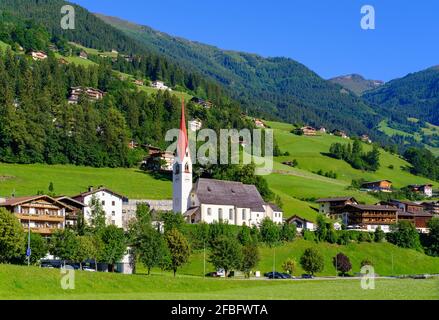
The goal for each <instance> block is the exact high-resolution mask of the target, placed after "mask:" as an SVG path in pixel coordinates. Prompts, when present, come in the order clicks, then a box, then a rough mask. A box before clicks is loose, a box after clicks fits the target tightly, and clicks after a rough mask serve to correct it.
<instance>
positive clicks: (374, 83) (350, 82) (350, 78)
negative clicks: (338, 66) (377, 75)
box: [329, 73, 384, 96]
mask: <svg viewBox="0 0 439 320" xmlns="http://www.w3.org/2000/svg"><path fill="white" fill-rule="evenodd" d="M329 81H331V82H332V83H337V84H339V85H341V86H342V87H344V88H345V89H348V90H350V91H352V92H353V93H355V94H356V95H357V96H361V95H362V94H363V93H364V92H366V91H369V90H373V89H376V88H378V87H380V86H382V85H383V84H384V81H382V80H368V79H366V78H364V77H363V76H362V75H360V74H356V73H351V74H347V75H342V76H337V77H334V78H331V79H329Z"/></svg>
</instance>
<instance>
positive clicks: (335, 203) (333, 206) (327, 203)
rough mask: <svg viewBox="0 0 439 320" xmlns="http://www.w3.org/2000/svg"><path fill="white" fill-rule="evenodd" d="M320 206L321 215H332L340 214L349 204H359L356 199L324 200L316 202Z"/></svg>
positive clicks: (338, 198)
mask: <svg viewBox="0 0 439 320" xmlns="http://www.w3.org/2000/svg"><path fill="white" fill-rule="evenodd" d="M316 202H317V203H318V204H319V205H320V206H319V213H321V214H324V215H332V214H336V213H338V212H339V210H340V209H343V208H344V207H345V206H346V205H348V204H358V202H357V200H355V198H354V197H337V198H322V199H318V200H317V201H316Z"/></svg>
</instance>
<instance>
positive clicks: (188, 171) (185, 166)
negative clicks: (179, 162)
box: [184, 163, 190, 173]
mask: <svg viewBox="0 0 439 320" xmlns="http://www.w3.org/2000/svg"><path fill="white" fill-rule="evenodd" d="M184 172H186V173H190V170H189V164H188V163H186V164H185V165H184Z"/></svg>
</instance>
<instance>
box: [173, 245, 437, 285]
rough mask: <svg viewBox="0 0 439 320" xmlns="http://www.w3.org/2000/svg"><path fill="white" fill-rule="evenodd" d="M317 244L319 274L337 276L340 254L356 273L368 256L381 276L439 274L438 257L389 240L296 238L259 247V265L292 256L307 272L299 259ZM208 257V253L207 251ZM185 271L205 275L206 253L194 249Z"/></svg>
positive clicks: (263, 268) (298, 272)
mask: <svg viewBox="0 0 439 320" xmlns="http://www.w3.org/2000/svg"><path fill="white" fill-rule="evenodd" d="M309 247H314V248H316V249H318V250H319V251H320V253H321V254H322V255H323V257H324V261H325V267H324V269H323V271H322V272H321V273H319V274H318V276H335V275H336V272H335V268H334V266H333V264H332V258H333V257H335V256H336V255H337V253H340V252H342V253H344V254H345V255H347V256H348V257H349V259H350V261H351V263H352V271H351V275H352V274H353V273H357V272H360V268H361V266H360V265H361V261H363V260H364V259H369V260H371V261H372V262H373V264H374V267H375V272H376V273H377V274H379V275H380V276H392V275H411V274H439V258H433V257H430V256H427V255H425V254H423V253H421V252H418V251H415V250H411V249H402V248H399V247H397V246H394V245H392V244H390V243H351V244H348V245H346V246H341V245H337V244H329V243H316V242H314V241H307V240H303V239H297V240H295V241H293V242H291V243H287V244H284V245H281V246H277V247H274V248H269V247H262V248H261V249H260V254H261V260H260V263H259V265H258V267H257V270H260V271H261V272H262V273H265V272H269V271H271V270H273V266H275V270H276V271H281V270H282V264H283V263H284V262H285V261H286V260H287V259H288V258H292V259H294V260H296V262H297V270H296V271H295V272H294V275H295V276H300V275H302V274H303V273H306V272H305V271H304V270H302V268H301V267H300V264H299V261H300V257H301V256H302V254H303V252H304V251H305V249H307V248H309ZM206 257H207V259H206V260H208V257H209V252H206ZM206 270H207V271H206V272H209V271H210V272H211V271H215V268H214V267H213V266H212V265H210V264H209V263H207V264H206ZM179 272H180V273H182V274H186V275H193V276H202V275H203V274H204V252H203V251H200V252H195V253H194V254H193V255H192V256H191V259H190V263H189V264H187V265H186V266H184V267H183V268H182V269H181V271H179Z"/></svg>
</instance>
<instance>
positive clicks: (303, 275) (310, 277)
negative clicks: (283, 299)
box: [302, 274, 314, 279]
mask: <svg viewBox="0 0 439 320" xmlns="http://www.w3.org/2000/svg"><path fill="white" fill-rule="evenodd" d="M302 279H314V277H313V275H311V274H302Z"/></svg>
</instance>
